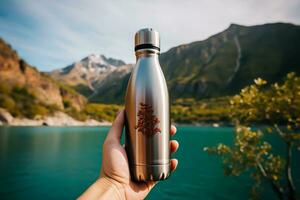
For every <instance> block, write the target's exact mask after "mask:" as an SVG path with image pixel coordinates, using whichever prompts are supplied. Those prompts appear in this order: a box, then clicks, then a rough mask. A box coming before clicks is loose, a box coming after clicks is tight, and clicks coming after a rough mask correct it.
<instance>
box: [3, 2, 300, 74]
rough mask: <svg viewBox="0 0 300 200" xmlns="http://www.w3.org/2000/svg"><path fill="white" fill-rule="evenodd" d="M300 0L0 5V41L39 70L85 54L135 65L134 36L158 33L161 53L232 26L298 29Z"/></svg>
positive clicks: (53, 66)
mask: <svg viewBox="0 0 300 200" xmlns="http://www.w3.org/2000/svg"><path fill="white" fill-rule="evenodd" d="M299 11H300V0H226V1H225V0H107V1H105V0H48V1H45V0H0V37H1V38H3V39H4V40H5V41H6V42H8V43H9V44H11V45H12V47H13V48H14V49H16V50H17V52H18V53H19V55H20V56H21V57H22V58H23V59H25V60H26V61H27V62H28V63H29V64H31V65H33V66H35V67H37V68H38V69H39V70H41V71H50V70H53V69H57V68H62V67H65V66H67V65H69V64H71V63H73V62H75V61H78V60H80V59H82V58H84V57H86V56H87V55H89V54H104V55H105V56H107V57H112V58H117V59H122V60H124V61H125V62H127V63H133V62H134V61H135V56H134V50H133V49H134V40H133V39H134V34H135V32H136V31H138V30H139V29H141V28H146V27H151V28H154V29H156V30H157V31H159V32H160V35H161V49H162V52H164V51H167V50H168V49H170V48H172V47H174V46H178V45H181V44H185V43H190V42H193V41H199V40H204V39H206V38H208V37H209V36H211V35H213V34H216V33H218V32H221V31H223V30H224V29H226V28H228V26H229V25H230V24H231V23H237V24H241V25H249V26H250V25H256V24H264V23H273V22H289V23H294V24H298V25H299V24H300V12H299Z"/></svg>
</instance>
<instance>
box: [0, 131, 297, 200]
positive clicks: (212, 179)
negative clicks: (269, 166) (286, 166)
mask: <svg viewBox="0 0 300 200" xmlns="http://www.w3.org/2000/svg"><path fill="white" fill-rule="evenodd" d="M108 130H109V127H74V128H70V127H65V128H59V127H0V199H75V198H76V197H78V196H79V195H80V194H81V193H82V192H83V191H84V190H85V189H86V188H87V187H88V186H89V185H90V184H91V183H92V182H93V181H94V180H95V179H96V178H97V177H98V175H99V171H100V166H101V157H102V155H101V154H102V152H101V151H102V144H103V141H104V139H105V137H106V134H107V132H108ZM174 138H175V139H177V140H178V141H179V143H180V148H179V150H178V152H177V153H176V154H175V155H174V156H173V157H176V158H178V160H179V165H178V168H177V170H176V171H175V173H173V174H172V175H171V177H170V178H169V179H168V180H166V181H163V182H160V183H158V185H157V186H156V187H155V188H154V189H153V190H152V191H151V193H150V195H149V196H148V197H147V199H172V200H174V199H175V200H176V199H233V200H234V199H249V190H250V188H251V184H252V180H251V179H250V178H248V176H247V175H243V176H240V177H225V176H224V175H223V170H222V165H221V162H220V160H219V159H218V158H217V157H215V156H211V155H208V154H207V153H205V152H204V151H203V148H204V147H205V146H212V145H216V144H218V143H220V142H222V143H225V144H232V138H233V128H229V127H219V128H213V127H193V126H185V127H183V126H181V127H178V132H177V134H176V135H175V136H174ZM271 140H273V141H275V142H274V148H275V149H276V151H278V152H281V151H283V149H284V148H285V146H284V144H283V143H281V142H280V141H279V140H278V138H271ZM295 154H296V155H295ZM294 155H295V156H296V157H297V162H298V161H299V162H300V160H299V159H298V158H300V153H299V151H295V152H294ZM293 165H294V166H293V172H294V173H295V174H296V177H297V178H296V186H297V187H298V188H299V186H300V184H299V183H300V181H299V180H300V178H299V177H300V176H299V175H300V172H299V171H300V170H299V164H298V168H297V166H296V164H295V162H294V163H293ZM266 188H267V189H266V190H267V192H265V193H264V196H263V197H264V198H271V199H274V198H275V196H274V194H273V192H272V190H271V189H270V188H269V187H268V186H266Z"/></svg>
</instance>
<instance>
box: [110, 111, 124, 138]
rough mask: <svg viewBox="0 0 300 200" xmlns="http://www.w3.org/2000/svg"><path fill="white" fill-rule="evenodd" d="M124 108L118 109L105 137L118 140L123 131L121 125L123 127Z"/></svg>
mask: <svg viewBox="0 0 300 200" xmlns="http://www.w3.org/2000/svg"><path fill="white" fill-rule="evenodd" d="M124 114H125V113H124V109H122V110H121V111H119V113H118V114H117V116H116V118H115V120H114V122H113V124H112V127H111V128H110V130H109V132H108V135H107V138H106V139H112V140H118V141H120V139H121V135H122V131H123V127H124V120H125V116H124Z"/></svg>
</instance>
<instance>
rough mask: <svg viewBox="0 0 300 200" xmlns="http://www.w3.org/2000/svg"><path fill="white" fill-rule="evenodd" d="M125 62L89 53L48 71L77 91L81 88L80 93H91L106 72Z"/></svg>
mask: <svg viewBox="0 0 300 200" xmlns="http://www.w3.org/2000/svg"><path fill="white" fill-rule="evenodd" d="M125 64H126V63H125V62H124V61H122V60H117V59H114V58H107V57H105V56H104V55H97V54H91V55H89V56H87V57H85V58H83V59H82V60H80V61H78V62H75V63H73V64H71V65H69V66H67V67H65V68H62V69H57V70H54V71H52V72H50V75H51V77H52V78H54V79H55V80H58V81H60V82H63V83H65V84H67V85H70V86H73V87H75V88H76V89H78V90H79V91H80V90H83V91H81V92H82V93H85V92H87V93H92V92H93V91H94V90H95V87H96V85H95V84H99V83H101V81H102V80H103V79H104V78H105V77H106V76H107V75H108V74H110V73H111V72H112V71H114V70H116V69H117V68H119V67H120V66H123V65H125ZM87 95H88V94H87Z"/></svg>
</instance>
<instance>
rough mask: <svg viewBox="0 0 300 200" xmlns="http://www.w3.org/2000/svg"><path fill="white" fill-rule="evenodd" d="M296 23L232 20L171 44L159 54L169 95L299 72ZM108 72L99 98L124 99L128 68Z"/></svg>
mask: <svg viewBox="0 0 300 200" xmlns="http://www.w3.org/2000/svg"><path fill="white" fill-rule="evenodd" d="M299 52H300V26H296V25H293V24H287V23H274V24H264V25H258V26H241V25H237V24H232V25H230V26H229V27H228V28H227V29H226V30H224V31H223V32H221V33H218V34H216V35H213V36H211V37H209V38H208V39H206V40H203V41H197V42H192V43H189V44H184V45H180V46H177V47H174V48H171V49H170V50H168V51H167V52H165V53H162V54H161V55H160V63H161V66H162V69H163V71H164V74H165V77H166V79H167V84H168V88H169V91H170V97H171V99H172V100H175V99H177V98H195V99H202V98H210V97H219V96H224V95H231V94H235V93H237V92H238V91H239V90H240V89H241V88H243V87H245V86H246V85H249V84H251V83H253V79H254V78H257V77H261V78H263V79H266V80H267V81H268V82H269V83H272V82H275V81H281V79H282V78H283V77H284V76H285V74H286V73H287V72H290V71H295V72H296V73H300V57H299V55H298V54H299ZM120 69H122V70H123V72H122V76H119V75H118V74H119V73H117V71H110V72H109V73H107V74H105V77H104V78H103V77H102V78H101V79H99V81H97V82H95V83H94V89H95V90H96V92H95V94H96V95H95V94H94V95H93V96H92V98H90V100H91V101H97V102H114V103H122V102H123V99H124V95H125V90H126V85H127V82H128V79H129V76H130V71H131V69H132V67H131V66H130V65H128V66H123V67H122V68H120Z"/></svg>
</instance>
